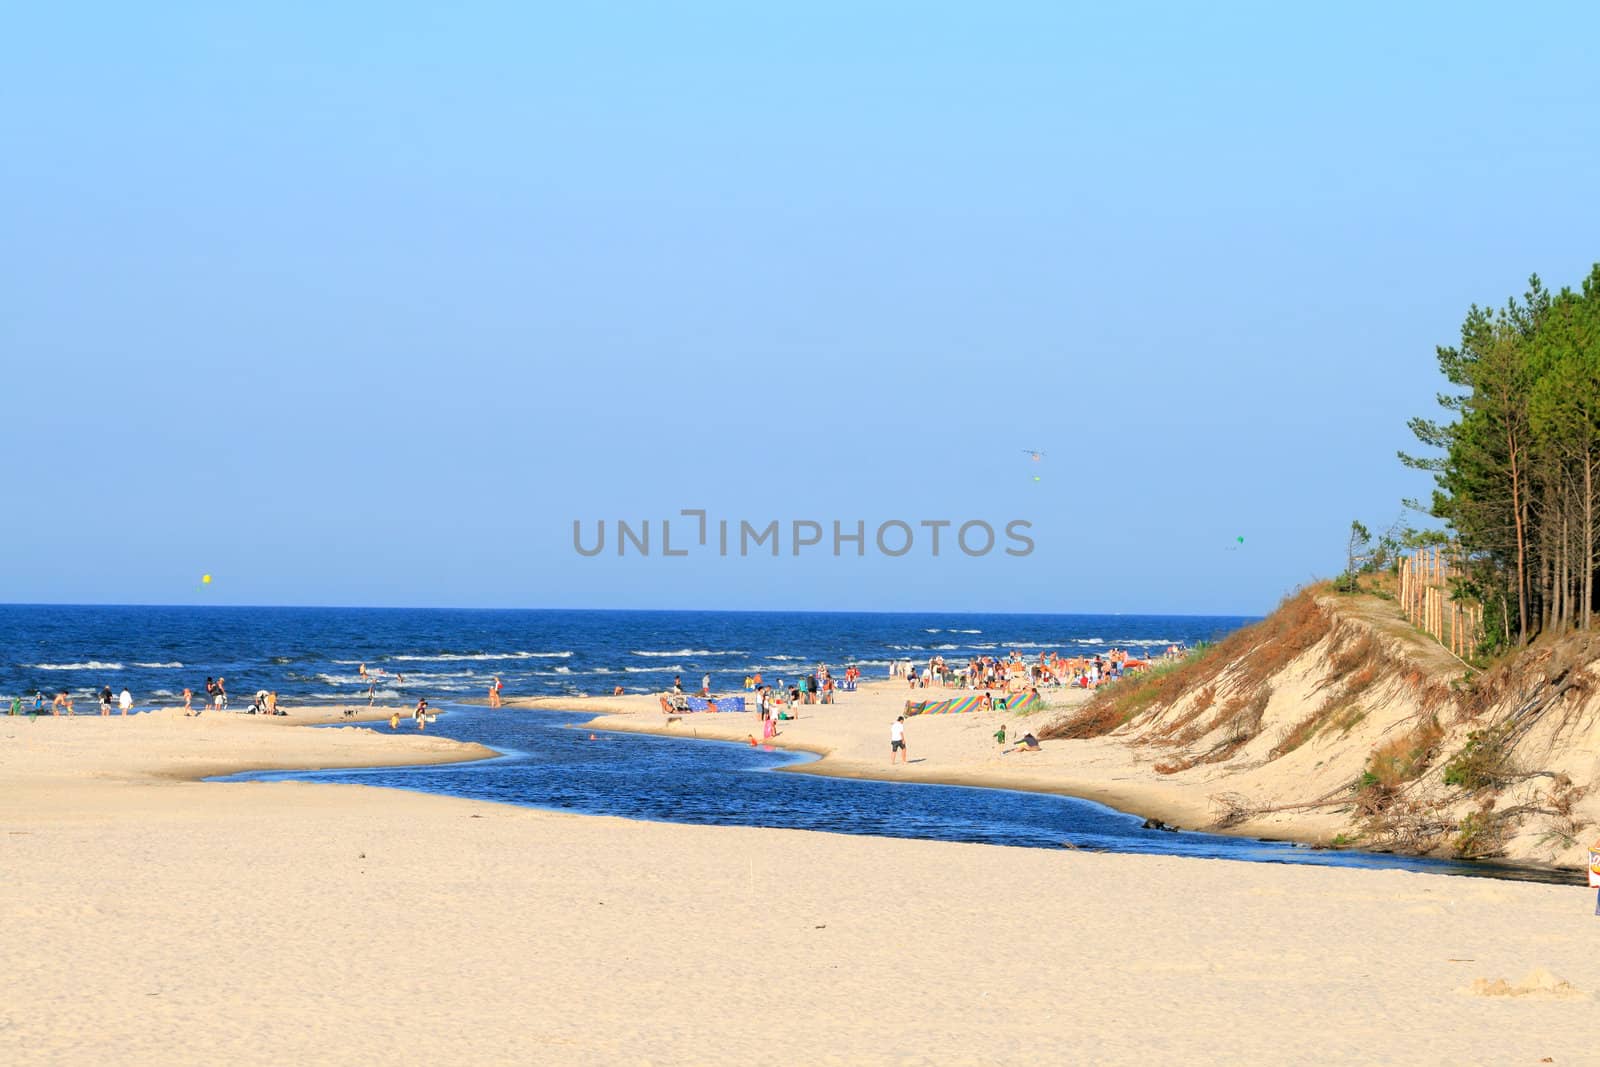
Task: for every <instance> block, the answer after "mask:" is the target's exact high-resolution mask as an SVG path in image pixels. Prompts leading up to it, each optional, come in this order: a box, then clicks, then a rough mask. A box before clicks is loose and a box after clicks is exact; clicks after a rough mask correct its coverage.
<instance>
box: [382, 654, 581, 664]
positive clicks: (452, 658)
mask: <svg viewBox="0 0 1600 1067" xmlns="http://www.w3.org/2000/svg"><path fill="white" fill-rule="evenodd" d="M571 655H572V653H571V652H505V653H495V652H441V653H440V654H439V655H437V656H384V657H383V660H384V662H385V663H387V662H390V661H400V662H405V663H454V662H457V661H460V660H490V659H567V658H568V657H570V656H571ZM362 662H371V661H367V660H363V661H362Z"/></svg>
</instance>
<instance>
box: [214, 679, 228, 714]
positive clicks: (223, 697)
mask: <svg viewBox="0 0 1600 1067" xmlns="http://www.w3.org/2000/svg"><path fill="white" fill-rule="evenodd" d="M226 681H227V679H226V678H220V677H219V678H218V679H217V698H216V701H215V703H216V708H217V710H218V711H226V710H227V708H228V687H227V686H226V685H224V684H223V683H225V682H226Z"/></svg>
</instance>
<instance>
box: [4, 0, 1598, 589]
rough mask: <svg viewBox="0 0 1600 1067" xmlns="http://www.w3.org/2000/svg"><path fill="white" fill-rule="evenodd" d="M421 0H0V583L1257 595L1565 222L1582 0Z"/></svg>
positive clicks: (1372, 485)
mask: <svg viewBox="0 0 1600 1067" xmlns="http://www.w3.org/2000/svg"><path fill="white" fill-rule="evenodd" d="M1085 6H1086V7H1090V5H1085ZM454 7H455V5H416V6H414V7H413V6H412V5H403V4H392V3H385V4H340V5H323V4H305V5H295V4H271V5H259V6H257V7H255V8H254V9H253V10H248V11H247V10H243V6H242V5H232V4H221V5H219V4H192V5H184V4H173V5H157V6H150V5H125V4H100V5H85V4H74V5H65V4H63V5H49V4H41V5H13V6H12V7H11V8H10V9H9V10H8V14H7V17H6V29H5V33H4V34H3V35H0V139H3V143H4V150H3V152H0V197H3V199H4V202H5V204H6V208H5V210H4V212H0V353H3V364H4V378H3V380H4V398H5V418H4V421H3V429H0V450H3V451H0V454H3V456H4V461H3V463H4V465H3V467H0V469H3V470H4V471H5V472H6V476H5V479H4V485H5V490H6V497H7V502H8V505H9V513H10V517H9V520H8V521H7V522H6V523H5V524H4V525H3V527H0V530H3V532H0V558H3V561H4V562H3V565H0V601H52V602H151V603H190V602H217V603H246V604H249V603H286V604H395V605H468V606H471V605H481V606H508V607H511V606H527V607H538V606H551V607H707V608H713V607H731V608H774V609H781V608H791V609H824V608H835V607H836V608H868V609H884V610H893V609H923V608H928V609H950V610H958V609H973V610H995V611H1069V612H1072V611H1126V612H1139V611H1156V612H1159V611H1175V612H1197V613H1211V612H1217V613H1223V612H1250V613H1255V612H1261V611H1265V610H1266V609H1268V608H1269V607H1270V606H1271V605H1272V604H1273V603H1274V602H1275V601H1276V599H1277V598H1278V597H1279V596H1280V595H1281V594H1282V593H1283V592H1285V591H1286V590H1287V589H1289V588H1290V587H1292V586H1294V585H1296V584H1297V583H1300V582H1303V581H1305V580H1306V579H1308V578H1309V577H1311V576H1313V575H1327V574H1330V573H1332V572H1334V571H1336V570H1337V569H1338V567H1339V563H1340V559H1341V552H1342V541H1343V537H1344V533H1345V530H1346V529H1347V527H1348V523H1349V521H1350V519H1351V518H1352V517H1354V516H1360V517H1362V518H1363V519H1365V520H1366V521H1367V522H1368V523H1369V524H1370V525H1373V526H1381V525H1385V524H1387V522H1388V521H1390V520H1391V519H1392V518H1394V517H1395V515H1396V514H1397V512H1398V501H1399V499H1400V498H1401V497H1403V496H1407V495H1425V493H1426V491H1427V485H1426V482H1425V480H1424V479H1421V478H1419V477H1418V476H1416V475H1414V474H1410V473H1408V472H1406V471H1404V470H1402V469H1401V468H1400V467H1399V465H1398V464H1397V463H1396V462H1395V460H1394V452H1395V450H1396V449H1397V448H1400V447H1405V446H1407V445H1408V443H1409V442H1408V435H1407V433H1406V430H1405V426H1404V423H1405V420H1406V418H1407V417H1409V416H1411V415H1416V414H1428V413H1431V409H1432V406H1433V395H1434V393H1435V391H1436V390H1437V388H1438V387H1439V384H1440V383H1439V381H1438V379H1437V374H1436V368H1435V365H1434V361H1433V346H1434V345H1436V344H1439V343H1449V342H1451V341H1452V340H1453V339H1454V337H1455V335H1456V331H1457V328H1458V327H1459V324H1460V321H1461V318H1462V316H1463V314H1464V313H1465V311H1466V309H1467V306H1468V305H1469V304H1470V303H1471V302H1473V301H1479V302H1499V301H1502V300H1504V299H1505V298H1506V297H1507V296H1508V295H1510V294H1512V293H1515V292H1520V291H1521V289H1522V285H1523V282H1524V280H1525V279H1526V277H1527V275H1528V274H1529V273H1530V272H1533V271H1537V272H1539V273H1540V274H1541V275H1542V276H1543V277H1544V278H1545V280H1546V281H1547V282H1549V283H1551V284H1554V285H1557V286H1559V285H1562V284H1568V283H1575V282H1576V281H1577V280H1578V279H1579V278H1580V277H1581V276H1582V275H1583V274H1584V273H1585V272H1586V271H1587V269H1588V267H1589V265H1590V264H1591V263H1592V262H1594V261H1595V260H1597V259H1600V209H1597V206H1596V200H1595V190H1596V189H1597V188H1600V111H1597V109H1596V108H1595V106H1594V101H1595V100H1596V99H1597V98H1600V64H1597V63H1596V61H1595V49H1594V45H1595V42H1596V41H1597V40H1600V15H1597V10H1600V9H1597V8H1596V7H1595V6H1594V5H1592V4H1566V5H1560V4H1551V5H1543V6H1540V7H1530V8H1526V9H1521V10H1512V9H1509V8H1506V7H1504V5H1491V4H1485V5H1459V4H1448V5H1447V4H1436V5H1390V4H1382V5H1379V4H1373V5H1344V6H1340V7H1337V8H1323V9H1315V10H1314V9H1312V8H1305V9H1303V10H1302V9H1300V7H1299V6H1297V5H1281V4H1253V5H1177V4H1173V5H1166V6H1163V5H1141V6H1140V7H1138V8H1137V9H1135V8H1128V9H1127V10H1125V11H1124V10H1118V8H1119V7H1121V5H1109V4H1101V5H1092V8H1093V10H1070V9H1069V5H1063V4H1054V3H1039V4H981V5H980V4H964V5H928V4H922V3H916V4H911V3H907V4H894V5H887V4H886V5H857V4H819V3H806V4H793V5H782V6H780V5H764V4H745V3H739V4H735V3H729V4H686V5H636V6H635V5H593V6H586V5H527V4H515V3H507V4H466V5H460V9H459V10H455V9H454ZM580 8H581V10H580ZM1024 448H1042V449H1045V450H1046V451H1047V453H1048V454H1047V456H1046V458H1045V459H1044V461H1042V462H1041V463H1040V464H1038V465H1037V466H1035V465H1033V464H1031V463H1030V461H1029V460H1028V457H1026V456H1024V455H1022V452H1021V450H1022V449H1024ZM1035 474H1038V475H1039V476H1040V480H1039V481H1037V482H1035V481H1033V480H1032V479H1033V476H1034V475H1035ZM696 506H700V507H706V508H708V509H710V510H711V511H712V512H713V514H714V515H717V516H723V517H730V518H735V519H738V518H746V519H749V520H752V521H760V522H765V521H766V520H768V519H773V518H776V519H781V520H785V521H787V520H790V519H795V518H813V519H817V520H821V521H824V522H829V521H831V520H833V519H841V520H846V521H853V520H854V519H856V518H863V519H866V520H868V521H869V525H871V524H876V523H877V522H880V521H883V520H885V519H891V518H902V519H905V520H907V521H910V522H916V521H918V520H921V519H937V518H951V519H956V520H965V519H973V518H982V519H988V520H990V521H992V522H994V523H995V524H996V525H999V524H1002V523H1004V522H1005V521H1007V520H1010V519H1013V518H1023V519H1028V520H1030V521H1031V522H1032V523H1033V526H1034V530H1033V534H1034V538H1035V541H1036V543H1037V549H1036V551H1035V552H1034V553H1033V554H1032V555H1031V556H1029V557H1027V558H1025V559H1012V558H1007V557H1004V556H1000V555H992V556H988V557H984V558H982V559H966V558H964V557H961V556H960V555H959V554H950V553H948V552H947V553H946V554H944V555H941V557H940V558H938V559H933V558H930V557H929V556H927V555H926V554H924V553H920V552H914V553H913V554H912V555H909V556H906V557H904V558H901V559H885V558H882V557H874V556H869V557H868V558H867V559H864V560H853V559H847V560H835V559H833V558H832V557H831V556H828V555H816V556H814V557H802V558H800V559H794V558H793V557H790V556H788V555H785V556H784V557H782V558H780V559H778V560H771V559H746V560H737V559H733V560H728V559H718V558H716V557H714V556H693V557H690V558H687V559H662V558H659V557H656V558H649V559H638V558H626V559H617V558H616V557H615V556H614V555H610V554H608V555H607V556H603V557H600V558H596V559H582V558H580V557H578V556H577V555H576V554H575V553H574V552H573V550H572V547H571V533H572V530H571V523H572V520H573V519H574V518H583V519H584V520H585V521H586V522H587V523H590V524H591V525H590V527H589V528H591V529H592V521H593V520H594V519H597V518H601V517H605V518H607V519H609V520H614V519H616V518H617V517H623V518H628V519H631V520H634V521H638V520H642V519H645V518H656V519H659V518H660V517H662V516H663V515H671V514H674V513H676V511H677V510H678V509H679V508H684V507H696ZM1239 536H1243V537H1245V538H1246V541H1245V544H1244V545H1243V546H1242V548H1240V549H1238V550H1235V551H1230V550H1228V546H1229V545H1230V544H1237V542H1236V541H1235V538H1237V537H1239ZM204 572H211V573H213V574H215V575H216V580H215V582H214V584H213V586H212V587H211V588H210V589H208V590H205V591H201V590H200V588H199V585H198V577H199V575H200V574H201V573H204Z"/></svg>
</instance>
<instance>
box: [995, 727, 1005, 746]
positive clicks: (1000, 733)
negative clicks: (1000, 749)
mask: <svg viewBox="0 0 1600 1067" xmlns="http://www.w3.org/2000/svg"><path fill="white" fill-rule="evenodd" d="M994 741H995V744H997V745H1003V744H1005V743H1006V724H1005V723H1001V724H1000V729H998V730H996V731H995V732H994Z"/></svg>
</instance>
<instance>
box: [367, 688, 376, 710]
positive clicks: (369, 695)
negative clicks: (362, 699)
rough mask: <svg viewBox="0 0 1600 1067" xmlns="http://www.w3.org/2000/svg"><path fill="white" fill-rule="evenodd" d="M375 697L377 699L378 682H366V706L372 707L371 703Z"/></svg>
mask: <svg viewBox="0 0 1600 1067" xmlns="http://www.w3.org/2000/svg"><path fill="white" fill-rule="evenodd" d="M377 699H378V683H377V682H368V683H367V707H369V708H370V707H372V705H373V703H374V702H375V701H376V700H377Z"/></svg>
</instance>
